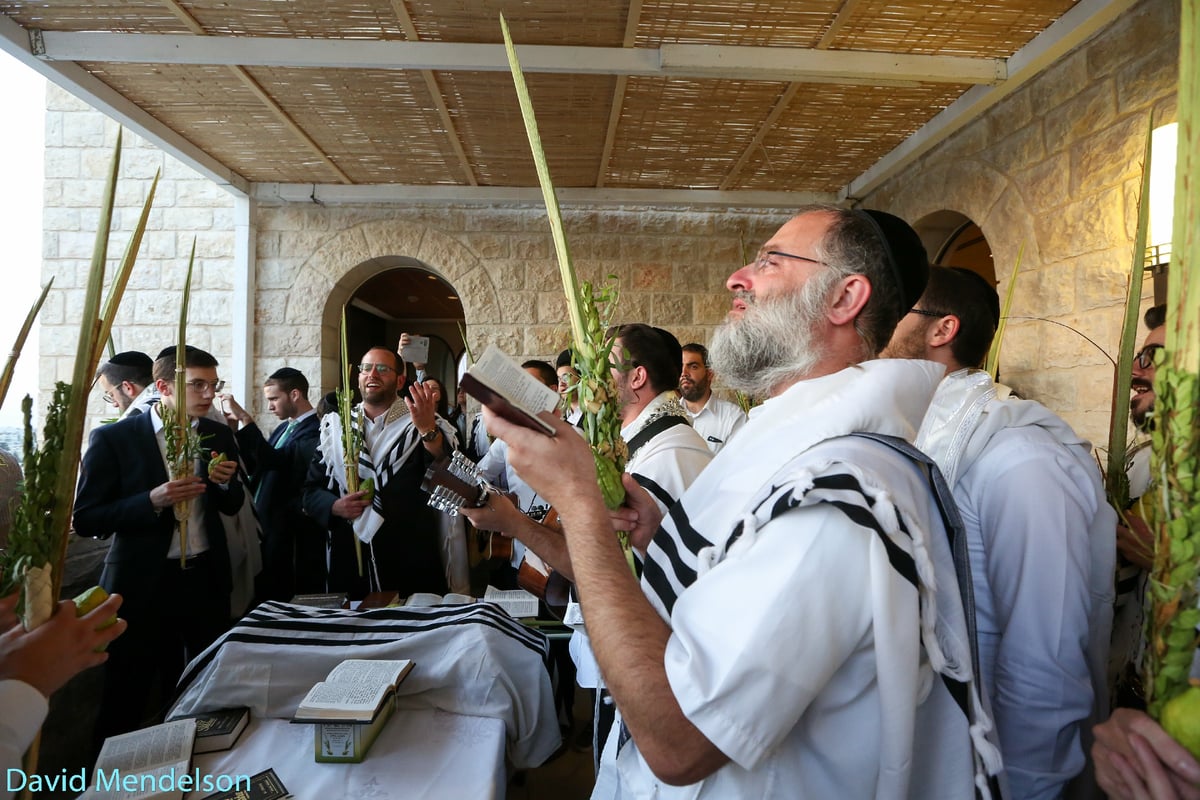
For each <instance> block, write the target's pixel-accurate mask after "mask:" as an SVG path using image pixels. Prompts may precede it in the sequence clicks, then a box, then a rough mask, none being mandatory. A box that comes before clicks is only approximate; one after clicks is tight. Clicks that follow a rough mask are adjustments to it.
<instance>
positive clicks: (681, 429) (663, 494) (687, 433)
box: [568, 392, 712, 689]
mask: <svg viewBox="0 0 1200 800" xmlns="http://www.w3.org/2000/svg"><path fill="white" fill-rule="evenodd" d="M670 402H677V401H676V400H675V393H674V392H663V393H662V394H660V395H658V396H657V397H656V398H654V399H653V400H651V401H650V403H649V404H648V405H647V406H646V407H645V408H643V409H642V410H641V413H639V414H638V415H637V417H635V418H634V419H633V421H632V422H630V423H629V424H628V425H626V426H625V427H624V428H622V429H621V438H622V439H624V440H625V442H626V443H628V442H629V441H630V440H632V439H633V438H634V437H635V436H636V435H637V434H638V432H639V431H641V430H642V429H643V428H644V427H646V425H647V424H649V422H650V421H651V420H652V418H653V417H654V416H655V415H656V414H657V413H658V412H659V411H660V409H662V408H663V406H664V404H666V403H670ZM710 461H712V453H710V452H709V450H708V448H707V447H705V444H704V440H703V439H701V438H700V437H699V436H698V435H697V434H696V432H695V431H694V430H692V427H691V426H690V425H687V424H683V425H674V426H672V427H670V428H667V429H666V430H664V431H662V432H661V433H659V434H657V435H656V436H654V437H652V438H651V439H650V440H649V441H647V442H646V443H645V444H643V445H642V446H641V447H639V448H638V449H637V450H636V451H635V452H634V453H633V454H632V455H631V456H630V458H629V460H628V461H626V462H625V471H626V472H628V473H629V474H630V475H633V476H634V478H635V479H636V480H637V481H638V483H640V484H641V485H642V487H643V488H644V489H646V490H647V491H648V492H649V493H650V496H651V497H652V498H654V502H655V503H656V504H657V505H658V507H659V510H661V511H662V512H663V513H666V511H667V508H668V507H669V506H671V505H674V503H675V501H676V500H678V499H679V498H680V497H682V496H683V493H684V491H686V490H687V487H688V486H690V485H691V483H692V481H694V480H695V479H696V478H697V476H699V475H700V472H701V471H702V470H703V469H704V468H705V467H707V466H708V463H709V462H710ZM568 647H569V650H570V652H571V658H572V659H573V660H574V662H575V682H576V683H578V684H579V685H580V686H582V687H584V688H586V689H594V688H596V687H598V686H601V685H603V684H602V682H601V678H600V667H599V665H598V664H597V663H596V657H595V655H593V654H592V648H591V642H590V641H589V640H588V637H587V632H586V630H581V629H578V628H577V629H576V630H575V633H573V634H572V635H571V641H570V643H569V645H568Z"/></svg>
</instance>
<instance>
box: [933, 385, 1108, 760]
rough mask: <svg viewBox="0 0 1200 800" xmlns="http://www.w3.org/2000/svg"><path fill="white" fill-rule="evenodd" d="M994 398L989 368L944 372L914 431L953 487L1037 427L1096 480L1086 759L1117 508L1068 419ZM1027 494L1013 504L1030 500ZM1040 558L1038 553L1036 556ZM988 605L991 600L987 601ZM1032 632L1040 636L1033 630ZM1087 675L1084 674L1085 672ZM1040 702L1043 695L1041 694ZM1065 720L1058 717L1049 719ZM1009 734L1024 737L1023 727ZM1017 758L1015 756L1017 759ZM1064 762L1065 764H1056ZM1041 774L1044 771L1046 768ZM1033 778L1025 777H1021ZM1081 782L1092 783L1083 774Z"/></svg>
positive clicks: (1103, 699)
mask: <svg viewBox="0 0 1200 800" xmlns="http://www.w3.org/2000/svg"><path fill="white" fill-rule="evenodd" d="M1003 397H1004V398H1003V399H1002V398H1000V397H997V387H996V385H995V384H994V383H992V380H991V377H990V375H989V374H988V373H985V372H980V371H978V369H959V371H956V372H954V373H950V374H949V375H947V377H946V378H944V380H942V384H941V385H940V386H938V389H937V392H936V395H935V396H934V401H932V403H931V404H930V409H929V413H928V414H926V416H925V420H924V421H923V422H922V426H920V431H919V432H918V434H917V443H916V444H917V446H918V449H920V450H922V451H924V452H925V453H928V455H929V456H930V458H932V459H934V461H935V462H936V463H937V464H938V467H940V468H941V469H942V474H943V475H944V476H946V481H947V485H948V486H949V487H950V491H952V492H954V493H955V494H956V493H958V492H959V488H958V485H959V480H960V477H961V476H964V475H966V474H967V473H968V471H970V469H971V467H972V465H973V464H974V463H976V462H977V461H978V459H979V457H980V456H982V455H983V453H984V452H985V451H988V449H989V446H990V444H991V441H992V439H994V437H996V434H998V433H1000V432H1002V431H1007V429H1009V428H1022V427H1038V428H1042V429H1044V431H1045V432H1046V433H1049V434H1050V437H1052V438H1054V439H1055V440H1057V441H1058V443H1061V444H1062V445H1063V446H1064V447H1066V449H1067V451H1068V452H1069V453H1070V456H1072V457H1073V458H1074V459H1075V462H1076V463H1078V464H1079V467H1080V471H1081V474H1084V475H1087V476H1090V477H1092V483H1093V487H1091V488H1093V489H1094V492H1093V493H1094V494H1096V495H1097V498H1098V506H1099V507H1098V510H1097V513H1096V516H1094V517H1093V518H1092V519H1091V524H1090V528H1088V530H1087V545H1088V560H1090V564H1088V575H1087V591H1088V595H1090V600H1091V609H1090V613H1088V620H1087V622H1088V630H1087V634H1088V637H1087V648H1086V660H1087V669H1088V673H1090V675H1088V676H1090V678H1091V685H1092V690H1093V698H1094V699H1093V705H1092V714H1091V716H1090V717H1088V718H1087V720H1085V721H1082V723H1081V724H1080V728H1079V732H1080V736H1081V739H1082V744H1081V750H1082V752H1084V754H1085V756H1086V753H1087V752H1088V751H1090V750H1091V747H1090V742H1091V735H1090V732H1091V727H1092V723H1094V722H1098V721H1103V720H1105V718H1106V717H1108V711H1109V709H1108V692H1106V686H1108V668H1109V664H1108V660H1109V644H1110V638H1111V631H1112V607H1114V601H1115V588H1114V582H1112V576H1114V569H1115V561H1116V539H1115V524H1116V515H1115V512H1114V511H1112V510H1111V509H1110V507H1109V506H1108V505H1106V504H1105V503H1104V493H1103V488H1102V487H1100V483H1099V473H1098V467H1097V464H1096V462H1094V461H1093V459H1092V456H1091V449H1092V446H1091V444H1090V443H1087V441H1085V440H1084V439H1080V438H1079V435H1078V434H1076V433H1075V432H1074V431H1073V429H1072V428H1070V426H1069V425H1067V423H1066V422H1064V421H1063V420H1062V419H1060V417H1058V416H1056V415H1055V414H1052V413H1051V411H1050V410H1049V409H1046V408H1045V407H1044V405H1042V404H1040V403H1037V402H1033V401H1026V399H1016V398H1010V397H1008V392H1004V393H1003ZM1030 500H1031V499H1030V498H1021V499H1019V500H1018V499H1014V501H1030ZM1034 558H1036V557H1034ZM989 606H990V601H989ZM1030 636H1036V633H1033V632H1031V633H1030ZM1085 678H1086V676H1085ZM1038 699H1040V698H1038ZM1048 722H1049V723H1050V724H1061V723H1062V721H1061V720H1057V718H1055V720H1049V721H1048ZM1009 735H1016V736H1019V735H1020V734H1019V732H1014V733H1012V734H1009ZM1014 758H1015V757H1014ZM1058 763H1060V764H1062V763H1064V762H1058ZM1043 771H1044V768H1043ZM1022 776H1024V774H1022ZM1024 780H1028V776H1024ZM1084 780H1085V781H1086V780H1090V778H1087V777H1085V778H1084Z"/></svg>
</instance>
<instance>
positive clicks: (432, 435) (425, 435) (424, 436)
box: [421, 426, 438, 442]
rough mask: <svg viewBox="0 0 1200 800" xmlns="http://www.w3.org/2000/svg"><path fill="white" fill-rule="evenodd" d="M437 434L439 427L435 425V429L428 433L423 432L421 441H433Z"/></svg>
mask: <svg viewBox="0 0 1200 800" xmlns="http://www.w3.org/2000/svg"><path fill="white" fill-rule="evenodd" d="M437 435H438V429H437V427H436V426H435V427H434V429H433V430H431V431H429V432H428V433H422V434H421V441H422V442H432V441H433V440H434V439H436V438H437Z"/></svg>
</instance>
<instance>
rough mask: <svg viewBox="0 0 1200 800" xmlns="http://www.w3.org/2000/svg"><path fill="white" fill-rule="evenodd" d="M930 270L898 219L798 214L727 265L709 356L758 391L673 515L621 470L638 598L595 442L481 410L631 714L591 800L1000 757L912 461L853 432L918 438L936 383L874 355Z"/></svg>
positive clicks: (954, 774)
mask: <svg viewBox="0 0 1200 800" xmlns="http://www.w3.org/2000/svg"><path fill="white" fill-rule="evenodd" d="M927 271H928V266H927V263H926V260H925V252H924V248H923V247H922V246H921V243H920V240H919V238H918V237H917V235H916V233H915V232H913V230H912V229H911V228H909V227H908V226H907V225H906V224H905V223H904V222H903V221H902V220H899V219H897V218H896V217H893V216H891V215H889V214H884V213H881V212H863V211H847V210H845V209H840V208H836V207H831V206H813V207H807V208H804V209H803V210H802V211H801V212H800V214H799V215H797V216H796V217H794V218H793V219H792V220H790V221H789V222H788V223H787V224H785V225H784V226H783V227H782V228H780V230H779V231H778V232H777V233H776V234H775V235H774V236H772V237H771V239H770V240H769V241H768V242H767V244H766V245H765V246H764V247H763V248H762V250H761V251H760V252H759V254H758V256H757V257H755V259H754V260H753V261H752V262H751V263H750V264H747V265H746V266H745V267H742V268H741V269H739V270H737V271H736V272H734V273H733V275H732V276H730V278H729V280H728V281H727V283H726V285H727V286H728V288H729V289H730V290H731V291H732V292H733V308H732V310H731V312H730V314H729V318H728V319H727V321H726V322H725V324H724V325H723V326H722V327H721V328H720V329H719V330H718V331H717V332H716V335H715V336H714V339H713V343H712V346H711V354H712V357H713V365H714V368H715V369H716V370H717V372H718V373H719V374H720V375H721V376H722V379H723V380H724V381H725V382H726V383H727V384H728V385H730V386H732V387H733V388H735V389H739V390H741V391H744V392H746V393H748V394H753V395H756V396H760V397H765V398H767V399H766V400H765V402H764V403H763V404H762V405H761V406H759V407H758V408H756V409H755V410H754V412H753V413H752V414H751V417H750V420H749V422H748V423H747V424H746V426H745V427H744V428H743V429H742V430H741V431H740V432H739V433H738V435H737V436H735V437H734V438H733V440H732V441H731V442H730V443H729V444H728V445H726V447H725V448H723V449H722V451H721V452H720V453H719V454H718V455H717V457H716V458H715V459H714V460H713V462H712V463H711V464H710V465H709V466H708V468H707V469H705V470H704V472H702V473H701V474H700V476H699V478H697V479H696V481H695V482H694V483H693V484H692V485H691V487H690V488H689V489H688V491H687V492H686V493H685V494H684V495H683V497H682V498H681V499H680V501H679V502H678V503H676V504H675V505H674V506H672V507H671V509H670V511H669V513H668V514H666V515H665V516H663V515H662V514H661V513H660V512H659V510H658V508H657V506H655V505H654V504H653V503H652V502H651V500H650V496H649V495H648V493H647V492H646V491H645V490H643V489H642V488H641V487H640V486H638V485H637V483H636V482H635V481H633V480H631V479H629V480H626V481H625V486H626V489H627V491H628V492H629V504H630V506H631V508H630V509H629V510H627V511H624V512H622V514H621V518H622V520H623V522H622V524H623V525H626V526H630V527H631V528H632V531H633V535H634V538H635V541H640V542H641V543H642V544H643V545H648V546H647V549H646V559H645V564H644V571H643V573H642V577H641V585H640V587H639V585H638V582H637V581H636V580H635V579H634V577H633V575H632V574H631V573H630V570H629V567H628V565H627V564H626V563H625V559H624V558H623V557H622V555H621V552H620V549H619V547H618V546H617V543H616V540H615V537H614V536H613V534H612V528H613V521H612V520H611V519H610V515H609V512H608V510H607V509H606V508H605V505H604V502H603V499H602V498H601V496H600V492H599V490H598V488H597V486H596V478H595V467H594V464H593V459H592V454H591V452H590V450H589V449H588V447H587V445H586V443H584V442H583V441H582V440H581V439H580V437H578V436H575V435H571V428H570V427H569V426H567V425H566V424H565V423H561V422H558V421H557V420H556V421H554V422H553V423H552V424H554V425H555V428H556V431H555V432H556V434H557V435H556V436H554V437H547V436H544V435H542V434H540V433H537V432H534V431H532V430H529V429H523V428H519V427H517V426H514V425H512V424H510V423H508V422H506V421H505V420H503V419H500V418H498V417H495V416H492V415H490V414H489V415H488V427H489V429H490V430H492V432H493V433H494V434H496V435H497V436H498V437H500V438H502V439H504V440H506V441H507V442H508V444H509V452H510V455H511V458H512V461H513V464H514V466H515V467H516V469H517V470H518V471H519V472H520V473H521V474H522V475H523V476H524V477H525V479H526V480H527V481H528V482H529V483H530V484H531V485H533V486H534V487H535V488H536V489H537V490H538V491H539V492H540V493H542V494H543V496H545V497H546V498H547V499H549V500H550V501H551V502H552V503H554V504H556V505H559V504H563V505H566V504H569V505H570V508H571V511H570V514H569V515H566V516H565V520H564V527H565V534H566V537H567V545H568V548H569V551H570V558H571V566H572V569H573V570H574V573H575V581H576V585H577V587H578V589H579V593H580V596H581V599H582V603H583V614H584V618H585V620H586V622H587V628H588V633H589V636H590V638H591V643H592V648H593V650H594V652H595V654H596V657H597V660H598V661H599V663H600V669H601V672H602V673H603V675H604V678H605V681H606V682H607V683H608V686H609V689H610V690H611V692H612V695H613V697H614V698H615V699H616V704H617V708H618V710H619V711H620V714H621V716H622V720H621V724H620V725H617V726H614V729H613V733H612V734H611V735H610V736H609V739H608V744H607V746H606V748H605V751H604V754H603V757H602V764H601V769H600V773H599V775H598V777H597V783H596V789H595V792H594V793H593V797H613V796H641V795H649V794H651V793H654V792H657V793H658V794H659V795H660V796H664V797H670V796H675V791H674V790H673V789H672V786H673V785H679V786H683V785H686V786H687V788H686V789H684V790H683V791H681V792H679V793H678V794H679V796H687V797H690V798H710V797H711V798H717V797H722V798H723V797H767V796H772V795H775V794H778V793H779V792H780V791H781V790H782V789H781V787H785V789H786V792H787V793H789V794H791V795H793V796H797V797H877V798H902V797H922V798H961V797H969V796H972V794H973V793H974V790H975V788H976V786H984V785H986V780H987V778H986V775H985V774H984V773H985V772H986V773H995V772H997V771H998V770H999V769H1000V763H999V758H998V753H997V751H996V749H995V747H994V746H993V745H992V744H991V743H990V742H988V741H987V740H986V738H984V732H985V731H986V730H987V729H988V721H987V719H986V717H985V716H984V715H983V714H982V712H981V711H980V709H981V703H980V700H979V695H978V689H977V687H976V686H975V684H974V680H973V676H972V670H971V653H970V646H969V642H970V639H969V634H968V626H967V624H966V616H965V613H964V610H963V605H962V603H961V601H960V597H959V593H958V591H957V583H956V576H955V568H954V563H953V559H952V557H951V553H950V551H949V546H948V543H947V539H946V534H945V532H944V530H943V526H942V524H941V519H940V514H939V512H938V510H937V504H936V502H935V499H934V496H933V494H932V492H931V489H930V485H929V483H928V480H927V478H926V473H925V471H924V470H923V469H922V468H920V467H918V466H917V465H916V462H915V460H914V459H915V458H916V457H917V456H916V455H915V451H911V450H908V449H907V448H906V447H905V446H904V445H903V444H901V443H899V442H898V440H896V439H889V440H887V441H881V440H877V439H874V438H869V437H868V436H867V435H863V434H868V435H884V436H890V437H901V438H903V439H909V440H911V439H912V437H913V436H914V435H915V433H916V429H917V426H918V425H919V424H920V421H921V419H922V416H923V414H924V411H925V408H926V407H927V405H928V403H929V400H930V398H931V397H932V396H933V393H934V390H935V389H936V387H937V384H938V381H939V379H940V378H941V376H942V372H943V370H942V368H941V367H940V366H939V365H935V364H930V363H927V362H917V361H897V360H874V358H875V356H876V354H877V353H878V352H879V350H880V349H881V348H882V346H883V345H884V344H886V343H887V341H888V339H889V338H890V337H891V333H892V329H893V328H894V327H895V325H896V321H897V320H898V319H899V318H900V317H901V316H903V315H904V313H905V312H907V311H908V309H909V308H911V307H912V305H913V303H915V302H916V300H917V298H918V297H920V294H921V291H922V290H923V288H924V285H925V280H926V275H927ZM544 416H545V417H546V418H547V419H548V420H549V415H544ZM902 451H903V452H902ZM660 523H661V527H660ZM959 702H961V705H960V704H959ZM972 722H975V723H978V727H976V728H975V730H974V731H972V729H971V727H970V723H972Z"/></svg>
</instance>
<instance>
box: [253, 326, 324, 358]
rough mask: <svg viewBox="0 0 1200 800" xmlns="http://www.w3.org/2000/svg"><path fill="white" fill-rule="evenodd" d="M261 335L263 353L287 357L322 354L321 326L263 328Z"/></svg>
mask: <svg viewBox="0 0 1200 800" xmlns="http://www.w3.org/2000/svg"><path fill="white" fill-rule="evenodd" d="M259 334H260V338H259V342H260V347H261V349H262V352H263V353H274V354H278V355H280V356H284V357H287V356H292V355H312V354H313V353H319V352H321V328H320V326H319V325H288V326H282V327H270V328H263V329H261V330H260V331H259Z"/></svg>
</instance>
